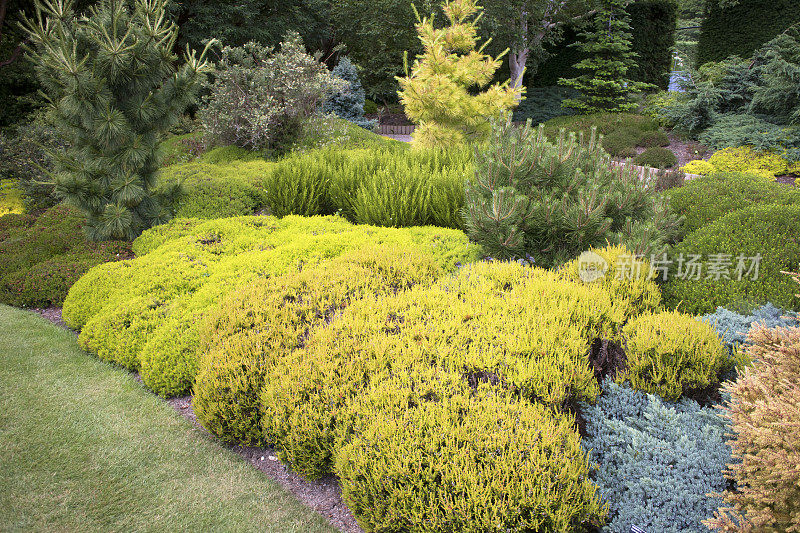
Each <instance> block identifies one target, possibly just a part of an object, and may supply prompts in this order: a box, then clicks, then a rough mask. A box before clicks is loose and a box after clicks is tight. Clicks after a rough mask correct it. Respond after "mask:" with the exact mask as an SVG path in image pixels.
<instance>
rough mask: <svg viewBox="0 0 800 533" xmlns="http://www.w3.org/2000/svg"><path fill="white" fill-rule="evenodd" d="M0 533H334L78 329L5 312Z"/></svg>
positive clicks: (0, 336) (0, 339)
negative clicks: (86, 342)
mask: <svg viewBox="0 0 800 533" xmlns="http://www.w3.org/2000/svg"><path fill="white" fill-rule="evenodd" d="M0 345H2V346H3V349H2V350H0V450H2V453H0V479H2V482H0V531H15V530H16V531H22V530H24V531H201V530H202V531H233V530H235V531H251V530H252V531H256V530H258V531H280V532H292V531H297V532H300V531H302V532H307V531H333V529H331V528H330V527H329V526H327V524H326V523H325V521H324V520H323V519H322V517H321V516H319V515H317V514H315V513H314V512H313V511H311V510H310V509H308V508H306V507H303V505H302V504H300V503H299V502H298V501H297V500H296V499H295V498H294V497H293V496H292V495H290V494H289V493H287V492H285V491H284V490H283V489H281V488H280V487H279V486H278V485H277V484H276V483H275V482H273V481H272V480H270V479H268V478H265V477H264V476H263V475H262V474H260V473H259V472H258V471H256V470H255V469H253V468H252V467H251V466H250V465H249V464H247V463H245V462H244V460H241V459H239V458H238V457H237V456H235V455H234V454H233V453H232V452H230V451H228V450H226V449H225V448H223V447H221V446H219V445H218V444H217V443H215V442H214V441H213V440H212V439H211V438H210V437H208V436H207V435H206V434H205V433H204V432H202V431H201V430H199V429H196V428H194V426H192V425H191V424H190V423H189V422H187V421H186V420H184V419H183V418H182V417H181V416H180V415H178V414H176V413H175V412H174V411H173V410H172V408H171V407H170V406H169V405H167V404H166V403H163V402H162V401H161V400H159V399H157V398H156V397H155V396H153V395H151V394H149V393H147V392H145V390H144V389H143V388H142V387H141V386H140V385H139V384H138V383H137V382H136V381H135V380H134V379H133V376H132V375H131V374H129V373H127V372H124V371H122V370H119V369H116V368H114V367H111V366H109V365H107V364H105V363H102V362H100V361H98V360H96V359H94V358H92V357H91V356H89V355H87V354H85V353H83V352H82V351H81V350H80V349H79V348H78V345H77V343H76V340H75V337H74V336H73V334H72V333H69V332H67V331H64V330H61V329H60V328H58V327H56V326H53V325H51V324H49V323H47V322H46V321H45V320H44V319H42V318H40V317H38V316H36V315H34V314H32V313H29V312H26V311H20V310H16V309H13V308H10V307H6V306H2V305H0Z"/></svg>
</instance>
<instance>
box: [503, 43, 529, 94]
mask: <svg viewBox="0 0 800 533" xmlns="http://www.w3.org/2000/svg"><path fill="white" fill-rule="evenodd" d="M528 53H529V50H528V49H527V48H522V49H520V50H512V51H511V53H510V54H508V68H509V70H510V71H511V87H513V88H514V89H517V88H520V87H522V75H523V74H525V64H526V63H527V62H528ZM520 99H521V97H518V100H520Z"/></svg>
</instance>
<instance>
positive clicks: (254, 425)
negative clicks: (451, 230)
mask: <svg viewBox="0 0 800 533" xmlns="http://www.w3.org/2000/svg"><path fill="white" fill-rule="evenodd" d="M440 274H441V268H440V267H439V266H438V265H436V263H435V262H434V261H433V259H432V257H431V256H430V255H429V254H425V253H419V252H415V251H414V250H413V249H400V248H397V247H391V246H385V245H374V246H368V247H362V248H357V249H355V250H354V251H352V252H349V253H346V254H345V255H342V256H340V257H337V258H335V259H332V260H330V261H327V262H325V263H323V264H321V265H319V266H318V267H312V268H305V269H303V270H302V271H301V272H298V273H291V274H286V275H284V276H280V277H276V278H270V279H265V280H258V281H256V282H254V283H252V284H249V285H246V286H245V287H242V288H241V289H239V290H237V291H234V292H232V293H231V294H230V295H228V296H227V297H226V298H225V299H224V300H223V302H222V304H221V305H220V306H219V307H217V308H215V309H213V310H211V311H209V313H208V317H207V320H206V322H205V326H204V327H203V328H202V329H201V346H202V350H201V351H200V354H201V355H200V358H199V372H198V375H197V381H196V384H195V386H194V392H195V396H194V401H193V405H194V408H195V413H196V414H197V417H198V419H199V420H200V421H201V423H202V424H203V426H204V427H205V428H206V429H208V430H209V431H211V432H212V433H214V434H215V435H218V436H220V437H221V438H222V439H224V440H226V441H229V442H240V443H241V442H246V443H250V444H258V443H262V442H263V439H262V437H261V425H260V424H261V419H260V418H261V417H260V414H261V409H260V408H259V406H258V395H259V393H260V391H261V389H262V387H263V386H264V384H265V381H266V379H267V376H270V377H274V375H275V374H274V372H273V367H274V366H275V365H276V364H277V363H278V362H279V361H280V360H281V359H282V358H284V357H286V356H288V355H289V354H290V353H291V352H293V351H295V350H299V349H302V348H303V347H304V346H305V343H306V341H307V339H308V338H309V337H310V335H311V334H312V333H313V332H314V330H315V329H317V328H323V327H325V326H326V325H327V324H328V323H329V322H330V321H331V320H332V319H333V318H334V316H335V315H336V314H337V313H340V312H341V311H342V310H343V309H344V308H346V307H347V306H348V305H350V304H351V303H352V302H354V301H356V300H359V299H362V298H365V297H372V296H378V295H382V294H392V293H394V292H397V291H399V290H404V289H407V288H409V287H411V286H414V285H417V284H428V283H431V282H432V281H433V280H435V279H436V278H437V277H438V276H439V275H440Z"/></svg>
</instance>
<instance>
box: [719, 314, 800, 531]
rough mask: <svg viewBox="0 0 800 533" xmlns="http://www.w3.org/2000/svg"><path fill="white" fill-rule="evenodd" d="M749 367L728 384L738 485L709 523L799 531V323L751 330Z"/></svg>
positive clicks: (722, 528)
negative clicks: (797, 326)
mask: <svg viewBox="0 0 800 533" xmlns="http://www.w3.org/2000/svg"><path fill="white" fill-rule="evenodd" d="M749 341H750V342H751V343H752V345H751V346H750V347H749V352H750V356H751V357H752V359H753V365H752V366H750V367H748V368H746V369H745V370H744V372H743V373H742V374H741V375H740V376H739V379H738V380H736V382H731V383H726V384H725V390H726V391H727V392H728V393H730V396H731V399H730V402H729V403H728V405H727V406H726V407H725V410H726V416H727V418H729V419H730V421H731V426H732V428H733V431H734V434H735V438H734V439H733V440H731V441H730V442H729V443H730V445H731V447H732V448H733V457H734V459H737V460H738V461H737V462H734V463H733V464H731V465H729V470H728V471H727V472H726V474H727V475H728V477H729V478H730V479H731V480H733V481H734V482H735V483H736V488H735V490H731V491H728V492H726V493H725V494H724V495H723V496H724V498H725V500H726V502H727V503H728V504H730V506H729V507H723V508H720V509H719V511H718V512H717V513H716V515H715V517H714V518H713V519H711V520H708V521H707V525H708V526H709V527H711V528H713V529H717V530H720V531H730V532H734V531H737V532H739V531H744V532H756V531H757V532H764V533H777V532H779V531H780V532H797V531H800V328H775V329H768V328H763V327H759V328H754V329H753V330H751V332H750V335H749Z"/></svg>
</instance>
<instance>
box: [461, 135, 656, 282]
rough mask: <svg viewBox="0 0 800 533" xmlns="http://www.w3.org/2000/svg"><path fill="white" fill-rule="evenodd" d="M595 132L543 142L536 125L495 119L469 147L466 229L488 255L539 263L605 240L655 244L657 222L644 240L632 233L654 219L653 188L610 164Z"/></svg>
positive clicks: (638, 247) (644, 248)
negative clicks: (480, 144)
mask: <svg viewBox="0 0 800 533" xmlns="http://www.w3.org/2000/svg"><path fill="white" fill-rule="evenodd" d="M597 140H598V139H597V138H596V136H595V135H594V133H592V134H591V135H590V136H589V138H588V139H586V138H583V137H581V139H580V141H578V140H576V139H575V137H574V135H570V136H567V135H566V134H565V133H564V132H563V131H562V132H561V133H560V134H559V136H558V138H556V139H554V141H553V142H550V141H548V140H547V139H546V138H545V137H544V128H543V127H541V126H540V127H539V129H538V130H534V129H532V128H531V127H530V124H527V125H526V126H525V127H521V128H517V127H514V126H512V125H511V124H510V123H508V122H506V123H504V124H503V123H501V124H499V125H498V126H497V127H496V128H495V129H494V131H493V134H492V136H491V138H490V140H489V142H488V144H487V145H486V147H484V148H481V149H478V150H476V155H475V160H476V161H475V169H476V170H475V176H474V178H473V179H471V180H469V181H468V184H467V187H466V208H465V210H464V216H465V220H466V228H467V232H468V234H469V235H470V237H471V238H472V239H473V240H475V241H476V242H478V243H480V244H481V245H482V246H484V248H485V250H486V253H487V254H488V255H489V256H491V257H494V258H498V259H508V258H521V259H529V260H533V261H535V263H536V264H537V265H540V266H544V267H549V266H552V265H557V264H559V263H562V262H564V261H565V260H567V259H570V258H572V257H576V256H577V255H578V254H580V253H581V252H582V251H584V250H587V249H588V248H590V247H593V246H601V245H603V244H604V243H605V242H606V241H608V242H612V243H624V244H626V245H627V246H628V248H629V249H631V250H633V251H634V252H638V253H645V255H646V254H647V253H649V252H650V251H657V250H658V249H659V248H660V247H661V245H662V243H663V239H664V237H665V236H664V234H663V233H662V232H661V231H660V230H661V228H655V229H656V230H657V231H655V232H653V234H652V235H651V236H650V237H649V238H648V239H646V240H643V239H639V238H638V237H637V233H638V232H640V228H642V227H646V226H648V224H649V225H650V226H651V227H652V226H653V224H654V221H653V219H654V214H655V212H656V211H657V209H658V205H657V201H656V195H655V193H654V191H653V190H652V189H651V186H650V184H649V183H648V182H645V181H643V180H641V179H640V178H639V176H638V174H637V173H636V172H635V170H634V169H632V168H631V167H626V168H622V167H616V168H615V167H612V166H611V163H610V160H609V157H608V155H607V154H606V153H605V152H603V150H602V149H601V148H600V147H599V146H598V143H597ZM637 226H638V228H637ZM640 235H641V234H640ZM633 241H639V242H633Z"/></svg>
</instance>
